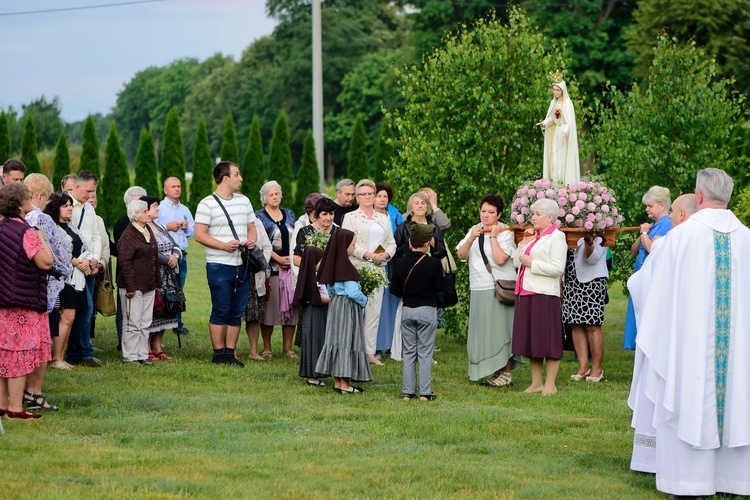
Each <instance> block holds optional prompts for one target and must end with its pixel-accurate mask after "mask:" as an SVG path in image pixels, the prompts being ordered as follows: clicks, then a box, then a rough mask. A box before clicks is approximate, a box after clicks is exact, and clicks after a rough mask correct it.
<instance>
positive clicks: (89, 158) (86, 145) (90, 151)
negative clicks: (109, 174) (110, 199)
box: [78, 115, 112, 195]
mask: <svg viewBox="0 0 750 500" xmlns="http://www.w3.org/2000/svg"><path fill="white" fill-rule="evenodd" d="M109 133H110V134H111V133H112V128H111V126H110V132H109ZM78 170H79V171H81V170H88V171H89V172H92V173H93V174H94V175H95V176H96V178H97V179H99V180H100V181H101V180H102V175H101V167H100V162H99V137H98V136H97V133H96V124H95V123H94V119H93V118H92V117H91V115H89V116H88V117H87V118H86V123H84V125H83V144H82V146H81V163H80V166H79V167H78ZM99 185H100V186H101V182H100V183H99ZM99 194H100V195H101V189H100V190H99Z"/></svg>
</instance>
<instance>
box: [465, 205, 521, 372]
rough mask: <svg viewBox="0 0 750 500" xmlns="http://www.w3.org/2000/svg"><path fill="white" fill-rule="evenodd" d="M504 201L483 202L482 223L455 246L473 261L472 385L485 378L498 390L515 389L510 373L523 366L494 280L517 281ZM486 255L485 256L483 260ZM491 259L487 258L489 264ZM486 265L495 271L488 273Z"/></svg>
mask: <svg viewBox="0 0 750 500" xmlns="http://www.w3.org/2000/svg"><path fill="white" fill-rule="evenodd" d="M502 212H503V199H502V198H501V197H500V195H497V194H488V195H485V196H484V197H482V200H481V202H480V209H479V218H480V220H481V223H480V224H477V225H475V226H473V227H472V228H471V229H470V230H469V232H468V233H467V234H466V236H465V237H464V239H462V240H461V242H460V243H459V244H458V246H457V247H456V250H457V252H458V258H459V259H461V260H463V261H466V260H468V261H469V288H470V289H471V298H470V303H469V334H468V339H467V343H466V348H467V351H468V354H469V380H472V381H478V380H480V379H482V378H485V377H487V378H486V379H485V381H484V384H486V385H490V386H493V387H502V386H507V385H510V384H511V382H512V377H511V373H510V371H511V369H512V368H514V367H515V366H516V365H517V364H520V358H514V356H513V354H512V352H511V336H512V333H513V306H508V305H505V304H501V303H500V302H499V301H498V300H497V298H495V280H499V279H506V280H513V279H515V278H516V268H515V267H514V266H513V258H512V257H513V256H515V253H516V244H515V242H514V239H513V232H512V231H509V230H508V229H509V228H508V226H507V225H505V224H503V223H501V222H499V219H500V215H502ZM482 250H483V251H484V256H483V255H482ZM485 257H486V259H485ZM485 260H486V261H487V264H488V265H489V267H490V269H491V270H492V274H490V271H489V270H488V269H487V265H486V264H485Z"/></svg>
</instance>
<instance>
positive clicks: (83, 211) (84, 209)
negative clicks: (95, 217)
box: [78, 203, 86, 229]
mask: <svg viewBox="0 0 750 500" xmlns="http://www.w3.org/2000/svg"><path fill="white" fill-rule="evenodd" d="M85 213H86V204H85V203H84V204H83V206H82V207H81V218H80V219H78V229H81V224H83V214H85Z"/></svg>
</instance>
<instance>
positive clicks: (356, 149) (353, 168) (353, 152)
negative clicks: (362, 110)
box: [346, 114, 370, 182]
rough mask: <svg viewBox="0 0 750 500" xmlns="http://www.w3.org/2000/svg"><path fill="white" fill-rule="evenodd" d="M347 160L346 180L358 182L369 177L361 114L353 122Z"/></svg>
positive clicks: (365, 138) (368, 163)
mask: <svg viewBox="0 0 750 500" xmlns="http://www.w3.org/2000/svg"><path fill="white" fill-rule="evenodd" d="M348 160H349V161H348V163H347V170H346V176H347V177H348V178H350V179H352V180H353V181H354V182H359V181H360V180H361V179H367V178H368V177H370V168H369V166H370V162H369V161H367V135H366V133H365V124H364V116H363V115H362V114H359V115H357V119H356V120H354V127H352V135H351V142H350V143H349V157H348Z"/></svg>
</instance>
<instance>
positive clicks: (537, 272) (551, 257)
mask: <svg viewBox="0 0 750 500" xmlns="http://www.w3.org/2000/svg"><path fill="white" fill-rule="evenodd" d="M532 241H533V240H532ZM530 243H531V242H526V243H524V242H523V241H522V242H521V243H519V244H518V252H517V253H516V256H515V257H514V259H513V261H514V263H515V265H516V267H518V268H519V269H520V268H521V255H523V254H524V253H525V252H526V247H528V246H529V244H530ZM529 255H531V259H532V260H531V267H529V268H526V271H525V272H524V275H523V288H524V290H527V291H529V292H534V293H539V294H542V295H553V296H556V297H559V296H560V276H562V274H563V272H565V262H566V260H567V256H568V244H567V243H566V242H565V235H564V234H563V233H562V231H560V230H557V229H556V230H555V231H553V232H551V233H550V234H548V235H545V236H542V237H541V238H539V241H537V243H536V245H534V246H533V247H532V249H531V253H530V254H529Z"/></svg>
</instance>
